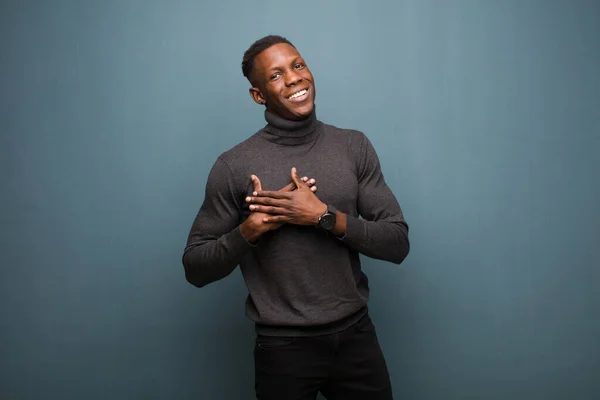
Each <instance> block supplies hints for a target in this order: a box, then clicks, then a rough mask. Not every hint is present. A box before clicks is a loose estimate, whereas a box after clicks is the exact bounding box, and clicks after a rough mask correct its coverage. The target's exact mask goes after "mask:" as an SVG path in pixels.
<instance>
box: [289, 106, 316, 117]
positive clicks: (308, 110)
mask: <svg viewBox="0 0 600 400" xmlns="http://www.w3.org/2000/svg"><path fill="white" fill-rule="evenodd" d="M314 109H315V104H314V103H312V104H311V105H310V106H305V107H302V108H300V109H297V110H289V113H290V115H291V116H292V117H293V118H294V119H305V118H308V117H310V114H312V112H313V110H314Z"/></svg>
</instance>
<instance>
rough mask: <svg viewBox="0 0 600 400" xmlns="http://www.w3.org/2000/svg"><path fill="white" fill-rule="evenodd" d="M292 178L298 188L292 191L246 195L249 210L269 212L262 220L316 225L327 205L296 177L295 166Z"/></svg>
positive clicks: (261, 192)
mask: <svg viewBox="0 0 600 400" xmlns="http://www.w3.org/2000/svg"><path fill="white" fill-rule="evenodd" d="M292 180H293V181H294V183H295V184H296V187H297V188H298V189H297V190H294V191H293V192H278V191H277V192H276V191H259V192H254V193H252V196H251V197H250V196H249V197H246V202H248V203H250V207H249V208H250V210H252V211H259V212H262V213H267V214H271V215H270V216H267V217H264V219H263V221H264V222H287V223H291V224H296V225H317V224H318V223H319V217H320V216H321V215H323V214H325V212H326V211H327V206H326V205H325V203H323V202H322V201H321V200H319V198H318V197H317V196H316V195H315V194H314V193H313V192H312V191H311V189H310V187H309V186H308V185H307V184H306V183H304V182H302V180H301V179H300V178H298V173H297V171H296V168H292Z"/></svg>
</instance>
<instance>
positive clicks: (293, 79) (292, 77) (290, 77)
mask: <svg viewBox="0 0 600 400" xmlns="http://www.w3.org/2000/svg"><path fill="white" fill-rule="evenodd" d="M301 80H302V77H301V76H300V74H298V72H296V71H295V70H291V71H290V72H288V73H287V74H286V77H285V85H286V86H293V85H295V84H297V83H298V82H300V81H301Z"/></svg>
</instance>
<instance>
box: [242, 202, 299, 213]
mask: <svg viewBox="0 0 600 400" xmlns="http://www.w3.org/2000/svg"><path fill="white" fill-rule="evenodd" d="M249 208H250V210H251V211H257V212H262V213H266V214H275V215H288V214H289V213H290V211H289V210H288V209H287V208H283V207H275V206H262V205H257V204H252V205H250V207H249Z"/></svg>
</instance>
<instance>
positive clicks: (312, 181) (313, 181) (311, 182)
mask: <svg viewBox="0 0 600 400" xmlns="http://www.w3.org/2000/svg"><path fill="white" fill-rule="evenodd" d="M305 183H306V184H307V185H308V187H311V186H313V185H314V184H315V183H317V181H316V180H314V179H309V180H308V181H307V182H305Z"/></svg>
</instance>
